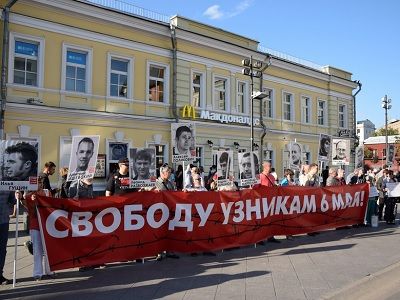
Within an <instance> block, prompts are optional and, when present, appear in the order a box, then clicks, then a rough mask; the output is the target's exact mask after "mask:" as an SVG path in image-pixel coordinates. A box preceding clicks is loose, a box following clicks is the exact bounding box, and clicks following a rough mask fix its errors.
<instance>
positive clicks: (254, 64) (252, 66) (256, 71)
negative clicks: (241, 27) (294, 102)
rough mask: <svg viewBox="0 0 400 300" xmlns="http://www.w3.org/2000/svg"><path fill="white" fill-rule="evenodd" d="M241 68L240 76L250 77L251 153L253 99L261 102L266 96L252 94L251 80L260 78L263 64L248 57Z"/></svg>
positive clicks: (251, 142)
mask: <svg viewBox="0 0 400 300" xmlns="http://www.w3.org/2000/svg"><path fill="white" fill-rule="evenodd" d="M242 66H244V68H243V69H242V74H243V75H246V76H250V80H251V101H250V145H251V146H250V147H251V151H253V150H254V124H253V122H254V104H253V100H254V99H259V100H262V99H264V98H265V97H267V96H268V95H267V94H266V93H264V92H260V91H257V92H254V82H253V78H254V77H256V78H260V77H262V72H261V71H260V69H261V68H262V67H263V63H262V62H261V61H259V60H253V57H252V56H250V59H248V58H246V59H243V60H242Z"/></svg>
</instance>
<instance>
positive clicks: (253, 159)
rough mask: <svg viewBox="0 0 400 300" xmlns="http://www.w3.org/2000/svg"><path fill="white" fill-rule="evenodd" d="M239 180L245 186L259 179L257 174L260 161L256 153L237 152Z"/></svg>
mask: <svg viewBox="0 0 400 300" xmlns="http://www.w3.org/2000/svg"><path fill="white" fill-rule="evenodd" d="M238 161H239V180H240V185H241V186H247V185H251V184H254V183H257V182H258V181H259V178H257V175H258V174H259V169H260V162H259V158H258V153H257V152H256V151H253V152H250V151H249V152H239V153H238Z"/></svg>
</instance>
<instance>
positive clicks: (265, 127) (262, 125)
mask: <svg viewBox="0 0 400 300" xmlns="http://www.w3.org/2000/svg"><path fill="white" fill-rule="evenodd" d="M265 61H266V65H265V66H264V67H263V68H262V69H261V74H262V75H261V77H260V91H262V89H263V76H264V71H265V70H266V69H267V68H268V67H269V66H270V65H271V56H270V55H269V54H267V57H266V58H265V60H264V62H265ZM260 125H261V127H262V129H263V133H262V134H261V139H260V144H261V155H260V161H261V162H263V161H264V151H263V145H264V137H265V135H266V134H267V126H266V125H265V123H264V120H263V109H262V100H261V101H260Z"/></svg>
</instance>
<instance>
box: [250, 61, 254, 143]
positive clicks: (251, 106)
mask: <svg viewBox="0 0 400 300" xmlns="http://www.w3.org/2000/svg"><path fill="white" fill-rule="evenodd" d="M250 79H251V97H250V131H251V133H250V150H251V151H253V148H254V126H253V118H254V106H253V105H254V104H253V101H254V99H253V91H254V83H253V56H250Z"/></svg>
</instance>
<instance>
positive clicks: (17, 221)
mask: <svg viewBox="0 0 400 300" xmlns="http://www.w3.org/2000/svg"><path fill="white" fill-rule="evenodd" d="M16 204H17V212H16V216H15V243H14V265H13V288H15V284H16V282H17V255H18V223H19V199H17V203H16Z"/></svg>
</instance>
